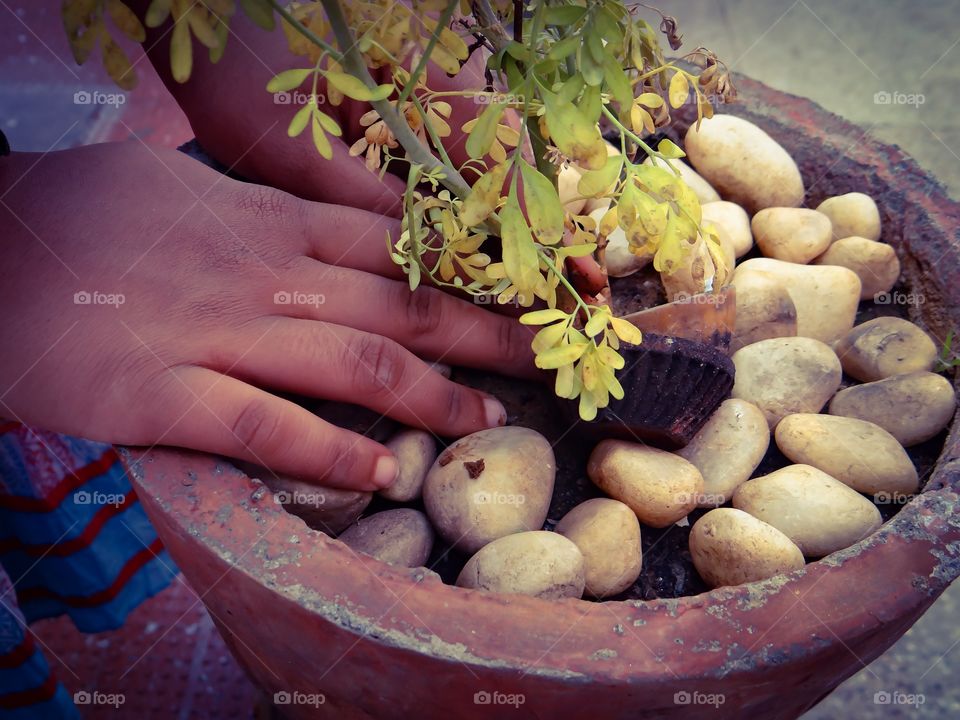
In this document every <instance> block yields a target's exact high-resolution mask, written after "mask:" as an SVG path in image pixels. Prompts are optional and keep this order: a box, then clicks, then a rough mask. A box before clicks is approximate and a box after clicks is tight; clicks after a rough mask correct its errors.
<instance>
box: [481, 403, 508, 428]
mask: <svg viewBox="0 0 960 720" xmlns="http://www.w3.org/2000/svg"><path fill="white" fill-rule="evenodd" d="M483 412H484V416H485V417H484V419H485V420H486V421H487V427H492V428H493V427H500V426H501V425H506V424H507V411H506V410H504V408H503V405H501V404H500V401H499V400H497V399H496V398H492V397H487V398H484V399H483Z"/></svg>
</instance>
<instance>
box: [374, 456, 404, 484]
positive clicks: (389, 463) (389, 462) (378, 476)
mask: <svg viewBox="0 0 960 720" xmlns="http://www.w3.org/2000/svg"><path fill="white" fill-rule="evenodd" d="M399 474H400V463H398V462H397V459H396V458H395V457H394V456H393V455H381V456H380V457H379V458H377V462H376V463H375V464H374V466H373V484H374V485H376V486H377V487H378V488H388V487H390V486H391V485H393V483H394V482H395V481H396V479H397V476H398V475H399Z"/></svg>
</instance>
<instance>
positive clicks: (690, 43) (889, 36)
mask: <svg viewBox="0 0 960 720" xmlns="http://www.w3.org/2000/svg"><path fill="white" fill-rule="evenodd" d="M652 4H656V5H658V6H659V7H660V8H661V9H663V10H664V12H667V13H669V14H671V15H674V16H676V17H677V19H678V20H679V21H680V28H681V31H682V32H683V33H684V47H686V48H688V49H693V48H695V47H697V45H705V46H706V47H708V48H710V49H711V50H713V51H715V52H716V53H717V54H718V55H719V56H720V57H721V59H723V60H725V61H726V62H727V63H728V64H729V65H730V67H731V68H732V69H733V70H735V71H737V72H742V73H744V74H746V75H749V76H751V77H754V78H756V79H758V80H761V81H763V82H765V83H767V84H768V85H771V86H773V87H775V88H777V89H778V90H784V91H787V92H790V93H794V94H796V95H803V96H805V97H809V98H811V99H813V100H815V101H816V102H817V103H819V104H820V105H822V106H823V107H825V108H827V109H828V110H830V111H831V112H834V113H837V114H838V115H841V116H843V117H845V118H846V119H848V120H851V121H853V122H855V123H857V124H859V125H861V126H862V127H863V128H864V129H865V130H869V133H870V134H871V135H873V136H874V137H876V138H878V139H880V140H882V141H884V142H889V143H895V144H897V145H899V146H900V147H902V148H903V149H904V150H905V151H906V152H907V153H909V154H910V155H912V156H913V157H914V158H916V159H917V161H919V163H920V165H922V166H923V167H925V168H926V169H927V170H930V171H931V172H932V173H933V174H934V175H936V176H937V177H938V178H939V180H940V181H941V182H942V183H943V184H944V185H945V186H946V187H947V189H948V191H949V193H950V195H951V196H953V197H955V198H960V119H958V117H957V115H956V108H957V107H958V105H960V74H958V72H957V63H960V25H958V23H957V19H958V17H960V2H957V0H953V1H950V0H921V1H920V2H918V1H917V0H675V1H674V2H661V3H659V4H658V3H652ZM852 591H854V592H855V590H853V589H852ZM958 620H960V585H954V586H953V587H952V588H950V590H948V591H947V592H946V593H945V594H944V595H943V596H942V597H941V598H940V600H938V601H937V603H936V604H935V605H934V606H933V607H932V608H931V609H930V611H929V612H927V614H926V615H924V617H923V618H922V619H921V620H920V622H918V623H917V624H916V625H914V627H913V628H912V629H911V630H910V631H909V632H908V633H907V634H906V636H904V637H903V638H902V639H901V640H900V642H898V643H897V644H896V645H895V646H894V647H893V648H891V649H890V650H889V651H888V652H887V653H886V654H884V655H883V656H882V657H880V658H879V659H878V660H876V661H875V662H873V663H872V664H870V665H869V666H867V667H865V668H864V669H863V670H861V671H860V672H859V673H858V674H857V675H855V676H854V677H852V678H850V680H848V681H847V682H846V683H844V684H843V685H842V686H841V687H840V688H839V689H838V690H837V691H836V692H834V693H833V694H832V695H831V696H830V697H828V698H827V699H826V700H825V701H824V702H822V703H820V705H818V706H817V707H816V708H815V709H814V710H813V711H811V712H810V713H808V714H807V715H805V716H804V717H805V719H806V720H827V719H828V718H836V717H855V718H861V719H863V720H870V719H872V718H899V717H921V718H955V717H960V687H958V685H957V683H956V682H954V681H953V679H954V677H955V675H956V672H957V669H958V668H960V623H958Z"/></svg>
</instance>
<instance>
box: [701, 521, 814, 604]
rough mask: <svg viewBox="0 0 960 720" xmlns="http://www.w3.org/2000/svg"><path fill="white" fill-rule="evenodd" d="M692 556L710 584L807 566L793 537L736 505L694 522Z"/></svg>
mask: <svg viewBox="0 0 960 720" xmlns="http://www.w3.org/2000/svg"><path fill="white" fill-rule="evenodd" d="M690 555H691V556H692V558H693V565H694V567H696V568H697V572H698V573H699V574H700V577H702V578H703V580H704V582H706V583H707V585H709V586H710V587H721V586H724V585H740V584H741V583H748V582H755V581H757V580H766V579H767V578H770V577H773V576H774V575H779V574H781V573H788V572H793V571H794V570H800V569H801V568H803V566H804V560H803V553H802V552H800V548H798V547H797V546H796V545H795V544H794V542H793V541H792V540H791V539H790V538H788V537H787V536H786V535H784V534H783V533H782V532H780V531H779V530H777V529H776V528H775V527H773V526H772V525H769V524H767V523H765V522H763V521H762V520H757V518H755V517H753V516H752V515H749V514H747V513H745V512H743V511H742V510H737V509H735V508H718V509H716V510H711V511H710V512H708V513H707V514H706V515H704V516H703V517H701V518H700V519H699V520H697V522H695V523H694V525H693V528H692V529H691V530H690Z"/></svg>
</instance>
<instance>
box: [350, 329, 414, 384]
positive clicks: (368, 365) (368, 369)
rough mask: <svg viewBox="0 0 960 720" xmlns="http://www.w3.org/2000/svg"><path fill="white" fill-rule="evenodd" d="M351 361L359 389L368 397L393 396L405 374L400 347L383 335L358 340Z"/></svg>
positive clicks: (365, 336)
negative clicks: (390, 394)
mask: <svg viewBox="0 0 960 720" xmlns="http://www.w3.org/2000/svg"><path fill="white" fill-rule="evenodd" d="M351 351H352V352H351V353H350V357H348V358H347V361H348V362H351V363H352V366H353V373H352V378H351V379H352V381H353V384H354V387H355V389H356V390H357V391H358V392H360V393H362V394H367V395H374V396H377V395H384V394H388V393H393V392H394V391H395V388H396V387H398V386H399V384H400V378H401V377H402V375H403V358H402V356H401V353H400V346H399V345H397V344H396V343H394V342H392V341H391V340H388V339H387V338H384V337H381V336H379V335H369V334H365V335H362V336H360V337H359V338H358V339H357V340H355V341H354V345H353V347H352V348H351Z"/></svg>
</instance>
